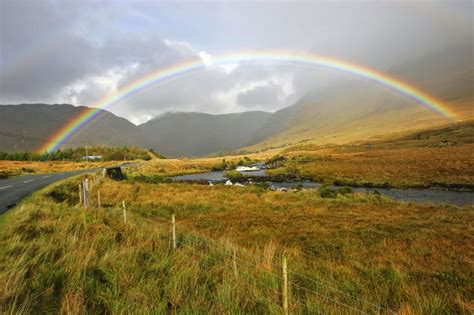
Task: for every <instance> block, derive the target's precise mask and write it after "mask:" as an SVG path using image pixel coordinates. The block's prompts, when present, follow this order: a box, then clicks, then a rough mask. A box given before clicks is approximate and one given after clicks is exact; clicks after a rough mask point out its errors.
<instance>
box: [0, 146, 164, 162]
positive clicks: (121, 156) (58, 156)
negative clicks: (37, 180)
mask: <svg viewBox="0 0 474 315" xmlns="http://www.w3.org/2000/svg"><path fill="white" fill-rule="evenodd" d="M149 151H151V154H155V153H153V150H151V149H150V150H149ZM149 151H147V150H145V149H140V148H137V147H107V146H91V147H89V148H88V150H86V148H85V147H80V148H66V149H63V150H57V151H53V152H43V153H37V152H0V160H9V161H61V160H68V161H82V160H84V157H85V156H86V152H87V154H88V155H89V156H102V158H101V159H100V160H101V161H123V160H139V159H140V160H150V159H151V156H150V153H149ZM155 155H157V156H159V157H160V158H162V156H160V155H158V154H155Z"/></svg>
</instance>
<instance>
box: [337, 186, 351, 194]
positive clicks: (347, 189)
mask: <svg viewBox="0 0 474 315" xmlns="http://www.w3.org/2000/svg"><path fill="white" fill-rule="evenodd" d="M337 193H338V194H341V195H347V194H352V193H353V191H352V188H351V187H349V186H343V187H340V188H338V189H337Z"/></svg>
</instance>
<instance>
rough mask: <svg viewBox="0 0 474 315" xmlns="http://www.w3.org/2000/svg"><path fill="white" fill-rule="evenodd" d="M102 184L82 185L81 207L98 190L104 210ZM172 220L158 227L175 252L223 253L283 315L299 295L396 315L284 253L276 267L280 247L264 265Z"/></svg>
mask: <svg viewBox="0 0 474 315" xmlns="http://www.w3.org/2000/svg"><path fill="white" fill-rule="evenodd" d="M99 184H100V179H99V178H98V177H94V178H93V179H92V180H91V184H90V187H89V180H88V179H84V180H83V181H82V185H79V197H80V198H79V201H80V206H81V207H84V208H92V203H91V202H90V196H91V194H90V191H91V190H92V188H93V187H96V188H97V203H96V207H97V208H100V207H101V199H100V190H99ZM120 206H121V207H118V208H122V210H123V220H124V224H127V222H128V221H127V205H126V202H125V200H122V203H121V205H120ZM116 208H117V207H116ZM130 210H131V209H128V211H130ZM201 218H202V215H201V216H199V217H198V219H197V221H196V222H195V223H196V224H198V223H199V221H200V220H201ZM143 219H146V218H143ZM169 220H170V221H169V223H168V224H166V223H165V221H166V219H164V218H161V220H160V222H161V223H158V225H159V227H160V228H161V229H163V230H167V231H169V233H166V235H167V236H168V239H169V243H170V248H172V250H174V251H179V250H181V249H183V248H188V249H190V250H193V251H201V250H202V248H206V249H211V248H213V249H215V250H219V251H222V252H223V254H224V258H223V263H224V264H228V265H229V266H231V268H232V271H233V272H232V273H233V275H234V277H235V278H236V279H238V278H245V279H248V280H251V281H253V282H255V283H257V284H259V285H260V286H261V287H265V288H266V289H267V290H268V291H269V292H271V293H272V294H273V297H274V299H276V300H278V301H277V302H278V303H279V304H280V305H281V309H282V312H283V314H289V313H291V311H292V300H291V299H292V296H295V295H296V294H300V295H302V294H307V295H312V296H315V297H318V298H320V299H321V301H322V302H323V303H325V305H328V306H338V307H340V308H342V309H344V310H345V311H347V312H348V313H360V314H371V313H375V314H380V313H389V314H396V313H395V312H394V311H392V310H390V309H388V308H384V307H382V306H380V305H377V304H375V303H372V302H370V301H368V300H365V299H362V298H359V297H357V296H354V295H351V294H349V293H347V292H344V291H343V290H341V289H339V288H337V287H335V286H334V285H332V284H330V283H328V282H325V281H322V280H320V279H316V278H314V277H309V276H307V275H304V274H302V273H299V272H296V271H294V270H292V268H291V262H292V261H291V257H288V256H287V255H286V254H285V252H284V251H283V252H282V253H281V254H280V255H276V257H277V258H278V259H277V261H279V262H280V263H279V264H275V263H274V261H275V259H274V258H275V251H276V245H270V246H266V247H265V248H264V250H263V256H264V259H263V262H262V260H258V259H257V257H256V256H255V255H253V254H250V253H249V251H248V250H246V249H243V248H241V247H239V246H237V245H236V244H233V243H231V242H230V241H229V240H216V239H213V238H210V237H207V236H205V235H202V234H199V233H198V232H196V231H194V230H190V229H188V228H186V227H185V226H180V225H179V221H177V219H176V215H175V214H172V215H171V216H170V218H169ZM153 222H154V223H155V224H156V223H157V222H156V221H153ZM249 270H254V271H259V272H262V273H265V274H267V275H268V276H270V277H271V278H272V279H273V281H272V282H271V283H272V284H273V285H270V284H269V283H265V282H262V281H261V280H259V279H258V278H257V277H255V276H254V274H252V273H250V272H249ZM308 284H311V285H312V286H309V285H308ZM351 302H354V303H357V306H355V305H351ZM360 305H363V308H361V307H360Z"/></svg>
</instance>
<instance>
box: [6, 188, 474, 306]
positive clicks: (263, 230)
mask: <svg viewBox="0 0 474 315" xmlns="http://www.w3.org/2000/svg"><path fill="white" fill-rule="evenodd" d="M78 182H79V179H72V180H69V181H67V182H63V183H60V184H58V185H56V186H53V187H51V188H49V189H46V190H43V191H42V192H39V193H37V194H35V195H34V196H33V197H31V198H29V200H26V201H25V202H23V203H22V204H20V205H19V206H18V207H17V208H16V209H14V210H12V211H10V212H9V213H7V214H6V215H5V216H3V217H2V218H1V223H0V224H1V226H0V245H1V246H0V257H1V259H0V285H1V287H2V288H3V290H2V294H1V298H0V303H1V305H2V306H3V310H4V311H5V312H6V313H12V314H13V313H14V314H19V313H25V314H26V313H50V312H62V313H78V314H79V313H83V314H86V313H87V314H88V313H130V312H131V313H153V312H154V313H163V312H168V313H175V312H176V313H180V314H189V313H194V314H196V313H211V314H223V313H254V314H262V313H270V314H279V313H281V307H280V305H281V301H280V299H281V297H280V279H279V275H280V272H279V260H280V257H281V255H283V254H284V255H286V256H288V261H289V272H290V273H289V279H290V311H291V312H292V313H334V314H341V313H342V314H353V313H357V312H358V311H363V312H366V313H372V314H376V313H389V311H390V310H391V311H395V312H399V313H400V314H420V313H424V314H440V313H461V314H462V313H464V314H469V313H470V312H472V311H473V304H472V300H473V297H474V286H473V282H472V274H473V272H474V268H473V262H474V254H473V252H472V243H473V241H474V237H473V235H474V225H473V223H472V222H474V214H473V213H474V212H473V210H474V209H473V208H472V206H471V207H464V208H460V207H452V206H442V205H429V204H424V205H415V204H406V203H398V202H393V201H390V200H387V199H384V198H381V197H380V196H377V195H365V194H347V195H340V196H338V197H337V198H336V199H324V198H321V197H320V196H319V195H318V194H317V192H316V191H300V192H295V193H283V192H273V191H269V190H265V189H263V188H260V187H257V186H250V187H225V186H214V187H209V186H203V185H186V184H147V183H141V182H136V181H133V180H129V181H125V182H113V181H110V180H104V181H103V182H102V183H100V184H99V185H96V186H95V187H94V188H93V190H92V196H93V197H94V198H93V202H92V204H93V207H92V208H91V209H87V210H84V209H82V208H79V207H78V206H77V202H78V191H77V183H78ZM97 189H100V192H101V199H102V206H103V207H102V208H100V209H98V208H96V205H97V204H96V203H97V201H96V198H95V196H96V194H97ZM122 200H125V203H126V206H127V223H124V220H123V210H122V208H121V203H122ZM172 213H175V214H176V218H177V231H178V249H177V250H176V251H173V250H172V248H171V244H170V233H169V231H170V216H171V214H172ZM234 249H235V250H236V257H237V258H236V262H237V270H238V276H237V278H236V277H235V275H234V270H233V258H232V257H233V251H234ZM366 301H369V302H370V303H373V304H375V305H377V306H380V307H381V309H379V308H378V307H376V306H374V305H372V304H369V303H367V302H366Z"/></svg>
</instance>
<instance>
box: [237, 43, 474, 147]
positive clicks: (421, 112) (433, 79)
mask: <svg viewBox="0 0 474 315" xmlns="http://www.w3.org/2000/svg"><path fill="white" fill-rule="evenodd" d="M469 52H472V50H471V49H470V48H469V47H454V48H451V49H450V50H449V51H441V52H435V53H433V54H432V55H429V56H425V57H424V58H423V59H419V60H412V61H411V62H407V63H405V64H402V65H399V66H397V67H393V68H392V69H390V70H389V71H388V72H389V73H390V74H391V75H392V76H394V77H397V78H401V79H402V80H403V81H405V82H416V86H417V87H418V88H420V89H422V90H424V91H426V92H428V93H429V94H431V95H433V96H435V97H437V98H438V99H440V100H442V101H443V102H444V103H445V104H447V105H448V107H449V108H450V110H451V111H452V112H455V113H456V115H457V116H458V118H460V119H462V120H469V119H474V94H473V90H472V87H473V86H474V71H473V67H472V66H473V63H472V54H470V53H469ZM447 56H449V57H447ZM452 122H453V121H452V120H450V119H447V118H445V117H443V116H441V115H439V114H438V113H436V112H433V111H432V110H429V109H427V108H426V107H424V106H422V105H420V104H419V103H417V102H415V101H413V100H411V99H409V98H408V97H407V96H405V95H401V94H399V93H397V92H395V91H393V90H390V89H388V88H387V87H384V86H382V85H379V84H374V83H373V82H370V81H367V80H364V79H360V78H352V79H349V78H346V79H344V80H340V81H338V82H337V83H335V84H333V85H332V86H331V87H329V88H327V89H326V90H322V91H316V92H311V93H308V94H307V95H306V96H305V97H303V98H302V99H301V100H299V101H298V102H297V103H296V104H294V105H292V106H290V107H287V108H284V109H282V110H279V111H277V112H275V114H274V115H273V116H272V117H270V118H269V119H268V120H267V121H266V122H265V124H263V125H262V128H261V129H260V130H258V131H257V132H256V133H255V136H254V137H253V139H252V141H251V143H252V145H251V146H247V147H245V148H244V149H246V150H261V149H267V148H272V147H279V146H286V145H289V144H295V143H299V142H311V143H317V144H326V143H344V142H350V141H356V140H364V139H368V138H371V137H374V136H378V135H382V134H386V133H393V132H401V131H406V130H416V129H424V128H430V127H435V126H439V125H444V124H449V123H452Z"/></svg>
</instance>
